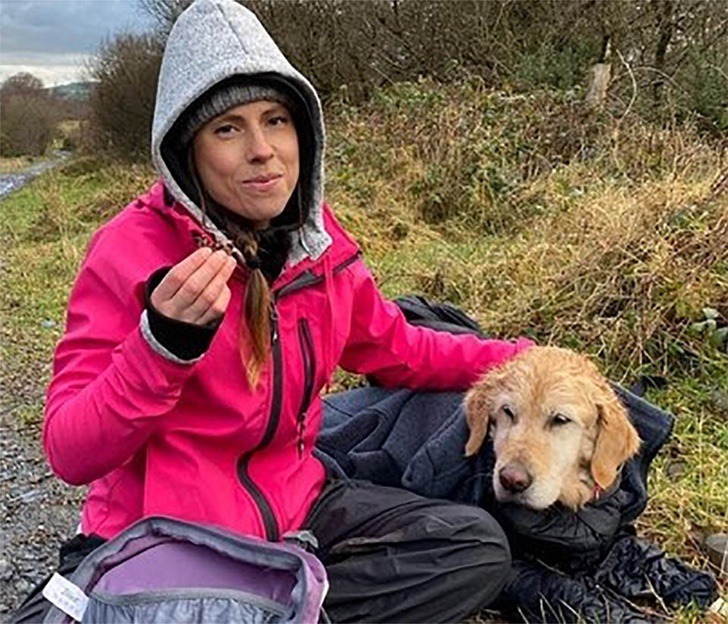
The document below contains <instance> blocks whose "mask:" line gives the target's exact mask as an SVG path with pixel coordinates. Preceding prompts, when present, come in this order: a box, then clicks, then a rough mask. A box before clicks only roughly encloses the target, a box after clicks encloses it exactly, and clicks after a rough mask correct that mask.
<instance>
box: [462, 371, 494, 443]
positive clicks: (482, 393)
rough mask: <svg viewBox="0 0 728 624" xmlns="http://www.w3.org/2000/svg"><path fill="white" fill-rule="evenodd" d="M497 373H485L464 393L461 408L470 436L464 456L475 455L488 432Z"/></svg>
mask: <svg viewBox="0 0 728 624" xmlns="http://www.w3.org/2000/svg"><path fill="white" fill-rule="evenodd" d="M499 373H500V371H491V372H489V373H487V374H486V375H485V376H484V377H483V378H482V379H481V380H480V381H479V382H478V383H476V384H475V385H474V386H473V387H472V388H471V389H470V390H468V392H467V394H466V395H465V400H464V401H463V408H464V409H465V420H466V422H467V423H468V428H469V429H470V437H469V438H468V442H467V444H466V445H465V456H466V457H470V456H471V455H475V454H476V453H477V452H478V451H479V450H480V447H481V446H483V442H484V441H485V436H486V435H487V433H488V422H489V420H490V412H491V407H492V406H491V403H492V397H493V393H494V392H495V390H496V387H497V386H498V384H499V383H500V379H501V375H500V374H499Z"/></svg>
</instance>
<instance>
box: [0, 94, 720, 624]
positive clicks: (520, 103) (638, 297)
mask: <svg viewBox="0 0 728 624" xmlns="http://www.w3.org/2000/svg"><path fill="white" fill-rule="evenodd" d="M328 119H329V147H328V167H327V176H328V177H327V180H328V186H327V197H328V199H329V201H330V202H331V204H332V205H333V206H334V208H335V210H336V211H337V214H338V216H339V218H340V220H341V221H342V222H343V224H344V225H345V226H346V227H347V228H348V229H349V230H350V231H351V232H352V233H353V234H354V235H355V236H356V237H357V239H358V240H359V241H360V243H361V245H362V247H363V248H364V250H365V253H366V257H367V259H368V261H369V263H370V265H371V266H372V268H373V270H374V272H375V274H376V275H377V276H378V279H379V281H380V284H381V286H382V288H383V290H384V292H385V293H386V294H388V295H390V296H397V295H400V294H404V293H410V292H417V293H421V294H425V295H427V296H430V297H432V298H435V299H440V300H449V301H451V302H453V303H456V304H458V305H459V306H461V307H462V308H463V309H465V310H466V311H468V312H470V313H471V314H473V315H474V316H475V317H476V318H477V319H478V320H479V321H480V323H481V324H482V326H483V327H484V328H485V330H486V331H487V332H488V333H490V334H492V335H497V336H516V335H521V334H525V335H530V336H532V337H534V338H536V339H537V340H538V341H539V342H541V343H544V344H547V343H552V344H557V345H562V346H568V347H572V348H575V349H579V350H582V351H584V352H587V353H589V354H591V355H593V356H594V357H595V358H596V359H597V360H598V361H599V364H600V366H601V367H602V368H603V370H605V371H606V372H607V374H608V375H609V376H610V377H611V378H612V379H614V380H616V381H619V382H622V383H624V384H630V383H632V382H633V381H635V380H636V379H637V378H638V377H639V376H640V375H661V376H663V377H666V378H667V380H668V386H667V388H666V389H663V390H652V391H651V393H650V395H649V398H650V400H652V401H653V402H655V403H656V404H658V405H660V406H662V407H663V408H665V409H668V410H670V411H671V412H673V413H674V414H675V416H676V427H675V432H674V435H673V437H672V439H671V441H670V442H669V443H668V444H667V446H666V448H665V449H663V451H662V452H661V453H660V455H659V456H658V458H657V459H656V461H655V463H654V464H653V469H652V472H651V476H650V492H651V500H650V504H649V506H648V509H647V511H646V512H645V513H644V515H643V516H642V517H641V518H640V521H639V530H640V532H641V533H642V534H643V535H645V536H646V537H648V538H650V539H653V540H654V541H655V542H657V543H658V544H659V545H660V546H661V547H663V548H664V549H665V550H666V551H667V552H669V553H671V554H673V555H676V556H679V557H681V558H683V559H684V560H686V561H687V562H689V563H692V564H694V565H698V566H700V567H703V568H707V567H708V562H707V559H706V557H705V554H704V552H703V550H702V540H703V539H704V537H705V536H706V535H708V534H711V533H714V532H728V354H727V353H726V348H727V346H726V343H725V341H724V340H723V338H721V336H722V334H721V333H720V331H719V330H720V329H721V328H722V327H724V326H725V325H726V319H727V318H728V197H727V193H726V192H725V188H724V187H725V186H726V184H723V185H722V186H721V183H720V182H719V181H720V179H721V175H725V174H724V173H723V174H722V173H721V172H722V167H724V164H723V162H722V160H721V148H720V146H716V145H713V144H711V143H710V142H708V141H707V140H705V139H703V138H701V136H700V135H698V134H697V133H696V132H695V131H694V130H693V129H692V128H691V127H690V125H689V124H684V125H683V126H681V127H679V128H678V127H674V128H657V127H653V126H649V125H647V124H644V123H642V122H641V121H640V120H639V119H636V118H633V117H628V118H622V119H614V118H611V117H609V116H608V115H607V114H605V113H599V112H593V111H588V110H586V109H585V108H584V107H583V106H582V104H581V97H580V94H578V93H573V92H570V93H556V92H546V91H544V92H536V93H533V94H530V95H513V94H508V93H497V92H491V91H488V90H486V89H484V88H483V87H482V86H481V85H480V84H479V83H477V82H474V81H471V82H465V83H461V84H459V85H450V86H439V85H435V84H433V83H430V82H427V81H423V82H421V83H418V84H403V85H396V86H394V87H392V88H390V89H388V90H385V91H382V92H380V93H379V94H378V95H377V96H376V97H375V98H374V99H373V100H372V101H371V102H370V103H368V104H367V105H365V106H362V107H360V108H356V109H354V108H350V107H347V106H345V105H343V104H337V103H333V104H332V105H331V108H330V110H329V111H328ZM152 179H153V174H152V172H151V171H150V170H148V169H146V168H144V167H136V168H129V167H122V166H120V165H116V164H113V163H106V162H102V161H98V160H94V159H86V160H77V161H75V162H73V163H70V164H68V165H66V166H65V167H63V168H62V169H59V170H56V171H53V172H51V173H48V174H46V175H43V176H41V177H40V178H39V179H38V180H36V181H34V182H33V183H32V184H30V185H29V186H28V187H26V188H25V189H23V190H21V191H19V192H17V193H15V194H13V195H12V196H10V197H9V198H8V199H6V200H4V201H3V205H2V213H1V215H0V242H1V243H2V249H3V255H2V263H3V282H4V283H3V288H2V294H1V295H0V311H1V313H2V321H3V322H2V330H1V331H2V346H1V347H0V355H1V356H2V358H3V369H2V381H3V383H4V385H5V387H6V392H5V394H4V397H3V401H4V402H7V403H9V407H8V408H7V409H12V410H14V413H15V415H16V417H17V418H19V419H21V420H25V421H33V420H37V419H38V418H40V414H41V410H42V400H43V398H42V395H43V388H44V386H45V384H46V382H47V380H48V376H49V373H50V371H49V363H50V361H51V352H52V348H53V345H54V343H55V342H56V341H57V339H58V338H59V336H60V334H61V331H62V327H63V316H64V309H65V305H66V302H67V296H68V291H69V288H70V286H71V284H72V281H73V276H74V274H75V272H76V270H77V267H78V264H79V262H80V261H81V259H82V257H83V252H84V249H85V246H86V244H87V242H88V239H89V236H90V234H91V232H92V231H93V229H94V228H95V227H96V226H97V225H99V224H100V223H101V222H103V221H104V220H105V219H107V218H108V217H109V216H110V215H112V214H114V213H115V212H116V211H117V210H119V209H120V208H121V207H122V206H123V205H125V203H127V202H128V201H129V200H130V199H132V198H133V197H134V196H135V195H136V194H138V193H139V192H140V191H141V190H142V189H144V188H145V187H146V185H147V184H148V183H149V182H150V181H151V180H152ZM706 308H708V309H711V310H713V311H714V312H715V315H714V316H715V319H714V321H715V323H714V324H713V325H709V324H708V325H706V324H705V323H703V324H702V325H701V324H700V323H702V322H703V321H705V320H706V312H705V309H706ZM709 314H713V313H712V312H710V313H709ZM353 383H356V380H353V379H351V378H350V377H347V376H340V377H337V382H336V383H335V384H334V386H333V387H335V388H336V387H344V386H347V385H351V384H353ZM725 590H726V584H725V582H724V583H723V593H724V595H725ZM698 617H699V616H698V615H696V614H695V613H694V612H691V611H690V610H689V609H684V610H682V611H680V612H678V613H677V614H673V615H672V619H673V620H674V621H677V622H697V621H699V619H698Z"/></svg>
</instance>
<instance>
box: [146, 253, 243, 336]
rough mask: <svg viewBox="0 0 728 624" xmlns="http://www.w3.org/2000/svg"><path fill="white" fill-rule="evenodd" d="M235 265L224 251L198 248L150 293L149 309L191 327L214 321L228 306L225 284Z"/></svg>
mask: <svg viewBox="0 0 728 624" xmlns="http://www.w3.org/2000/svg"><path fill="white" fill-rule="evenodd" d="M235 265H236V262H235V260H234V259H233V258H232V257H231V256H229V255H228V254H227V253H225V252H224V251H222V250H218V251H215V252H213V251H212V250H211V249H209V248H208V247H202V248H200V249H198V250H197V251H195V252H194V253H192V254H190V255H189V256H187V257H186V258H185V259H184V260H182V262H180V263H178V264H176V265H174V266H173V267H172V268H171V269H170V271H169V273H167V275H165V276H164V279H162V281H161V282H160V283H159V286H157V287H156V288H155V289H154V291H153V292H152V296H151V302H152V305H153V306H154V307H155V308H156V309H157V311H158V312H159V313H160V314H163V315H164V316H166V317H168V318H173V319H176V320H178V321H184V322H186V323H193V324H195V325H207V324H208V323H211V322H213V321H216V320H217V319H219V318H221V317H222V315H223V314H225V310H226V309H227V307H228V304H229V303H230V288H228V286H227V281H228V280H229V279H230V276H231V275H232V274H233V271H234V270H235Z"/></svg>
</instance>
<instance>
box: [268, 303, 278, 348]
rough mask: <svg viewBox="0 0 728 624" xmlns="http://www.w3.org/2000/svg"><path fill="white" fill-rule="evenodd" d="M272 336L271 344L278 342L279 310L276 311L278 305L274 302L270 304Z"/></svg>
mask: <svg viewBox="0 0 728 624" xmlns="http://www.w3.org/2000/svg"><path fill="white" fill-rule="evenodd" d="M270 334H271V343H272V344H275V343H276V342H278V310H276V304H275V303H274V302H273V301H271V302H270Z"/></svg>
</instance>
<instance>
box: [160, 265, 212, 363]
mask: <svg viewBox="0 0 728 624" xmlns="http://www.w3.org/2000/svg"><path fill="white" fill-rule="evenodd" d="M171 268H172V267H163V268H161V269H158V270H157V271H155V272H154V273H152V275H151V277H150V278H149V279H148V280H147V285H146V308H147V318H148V320H149V329H150V330H151V332H152V336H154V338H155V340H156V341H157V342H158V343H159V344H160V345H162V346H163V347H164V348H165V349H167V351H169V352H170V353H171V354H172V355H175V356H176V357H178V358H179V359H181V360H188V361H190V360H196V359H197V358H199V357H200V356H202V355H203V354H204V353H205V352H206V351H207V350H208V348H209V347H210V343H211V342H212V339H213V338H214V337H215V332H216V331H217V328H218V327H219V326H220V322H221V320H222V319H218V320H217V321H215V322H213V323H210V324H209V325H195V324H194V323H186V322H185V321H178V320H176V319H172V318H169V317H168V316H165V315H164V314H162V313H161V312H159V310H157V309H156V308H155V307H154V306H153V305H152V292H154V289H155V288H156V287H157V286H159V284H160V282H161V281H162V280H163V279H164V276H165V275H167V273H169V271H170V270H171Z"/></svg>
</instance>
